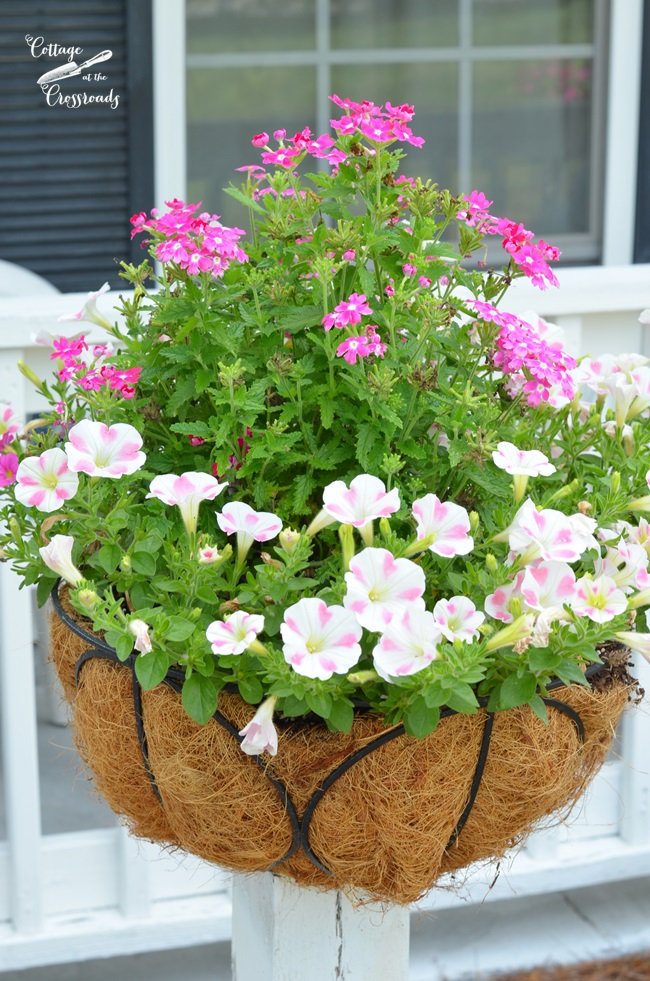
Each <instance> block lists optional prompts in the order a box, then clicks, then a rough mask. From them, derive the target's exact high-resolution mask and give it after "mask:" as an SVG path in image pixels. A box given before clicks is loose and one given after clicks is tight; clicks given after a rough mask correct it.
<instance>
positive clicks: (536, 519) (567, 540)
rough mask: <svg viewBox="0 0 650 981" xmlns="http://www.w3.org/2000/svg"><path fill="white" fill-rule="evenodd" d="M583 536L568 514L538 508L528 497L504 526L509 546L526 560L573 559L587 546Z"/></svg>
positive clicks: (572, 560)
mask: <svg viewBox="0 0 650 981" xmlns="http://www.w3.org/2000/svg"><path fill="white" fill-rule="evenodd" d="M579 517H580V518H583V517H584V515H580V516H579ZM587 520H589V519H587ZM585 538H586V536H585V534H583V533H582V530H581V529H579V528H578V527H577V526H574V524H572V520H571V518H570V517H569V516H567V515H565V514H562V512H561V511H555V510H553V508H545V509H544V510H542V511H538V510H537V508H536V507H535V505H534V504H533V502H532V501H531V500H530V499H529V500H527V501H524V503H523V504H522V505H521V507H520V508H519V510H518V511H517V513H516V515H515V517H514V520H513V522H512V524H511V525H510V528H509V529H508V541H509V543H510V548H511V549H512V551H513V552H514V553H515V554H516V555H520V556H521V557H522V559H523V561H524V562H527V563H528V562H534V561H535V560H536V559H543V560H544V561H545V562H555V561H557V562H576V561H577V560H578V559H579V558H580V556H581V555H582V553H583V552H584V551H585V548H586V547H588V546H586V545H585Z"/></svg>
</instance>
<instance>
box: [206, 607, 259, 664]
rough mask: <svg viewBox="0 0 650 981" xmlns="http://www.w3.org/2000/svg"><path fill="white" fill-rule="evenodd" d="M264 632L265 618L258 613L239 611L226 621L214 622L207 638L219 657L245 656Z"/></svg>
mask: <svg viewBox="0 0 650 981" xmlns="http://www.w3.org/2000/svg"><path fill="white" fill-rule="evenodd" d="M263 630H264V617H263V616H261V615H260V614H257V613H246V612H245V611H244V610H237V611H236V612H235V613H231V614H230V616H227V617H226V618H225V620H213V621H212V623H211V624H210V625H209V627H208V628H207V630H206V632H205V636H206V637H207V638H208V640H209V641H210V644H211V645H212V650H213V652H214V653H215V654H217V655H219V656H220V655H222V654H243V653H244V651H245V650H247V649H248V648H249V647H250V646H251V644H252V643H253V641H254V640H255V639H256V638H257V635H258V634H261V632H262V631H263Z"/></svg>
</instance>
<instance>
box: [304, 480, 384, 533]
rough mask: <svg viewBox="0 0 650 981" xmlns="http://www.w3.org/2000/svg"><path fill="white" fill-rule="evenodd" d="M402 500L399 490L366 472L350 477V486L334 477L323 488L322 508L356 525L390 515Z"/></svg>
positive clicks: (335, 516)
mask: <svg viewBox="0 0 650 981" xmlns="http://www.w3.org/2000/svg"><path fill="white" fill-rule="evenodd" d="M399 503H400V502H399V492H398V491H397V490H392V491H386V486H385V484H384V482H383V481H382V480H380V479H379V478H378V477H373V476H372V475H371V474H367V473H362V474H359V476H358V477H355V478H354V479H353V480H351V481H350V486H349V488H348V487H347V486H346V484H344V483H343V481H342V480H335V481H333V482H332V483H331V484H328V485H327V487H326V488H325V490H324V491H323V510H324V511H327V513H328V514H331V515H332V517H333V518H336V520H337V521H340V522H341V523H342V524H346V525H354V527H355V528H361V527H362V526H363V525H365V524H366V522H367V521H372V520H373V518H387V517H388V515H389V514H394V513H395V511H398V510H399Z"/></svg>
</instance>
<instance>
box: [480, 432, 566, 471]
mask: <svg viewBox="0 0 650 981" xmlns="http://www.w3.org/2000/svg"><path fill="white" fill-rule="evenodd" d="M492 459H493V460H494V462H495V464H496V465H497V467H499V469H501V470H505V472H506V473H509V474H511V476H514V475H515V474H521V475H523V476H526V477H548V476H550V474H552V473H555V469H556V468H555V467H554V466H553V464H552V463H549V460H548V457H546V456H544V454H543V453H540V451H539V450H518V449H517V447H516V446H515V445H514V444H513V443H507V442H505V441H504V442H501V443H498V444H497V448H496V450H495V451H494V452H493V454H492Z"/></svg>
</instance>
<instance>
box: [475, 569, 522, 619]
mask: <svg viewBox="0 0 650 981" xmlns="http://www.w3.org/2000/svg"><path fill="white" fill-rule="evenodd" d="M523 578H524V572H523V570H522V571H521V572H518V573H517V575H516V576H515V578H514V579H513V581H512V582H507V583H504V585H503V586H498V587H497V588H496V589H495V590H494V592H493V593H490V595H489V596H486V597H485V603H484V604H483V606H484V608H485V612H486V613H487V615H488V616H490V617H494V619H495V620H501V622H502V623H512V622H513V620H514V619H515V613H514V612H513V610H512V601H513V599H515V600H519V601H520V605H521V584H522V581H523ZM518 612H519V611H517V613H518Z"/></svg>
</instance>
